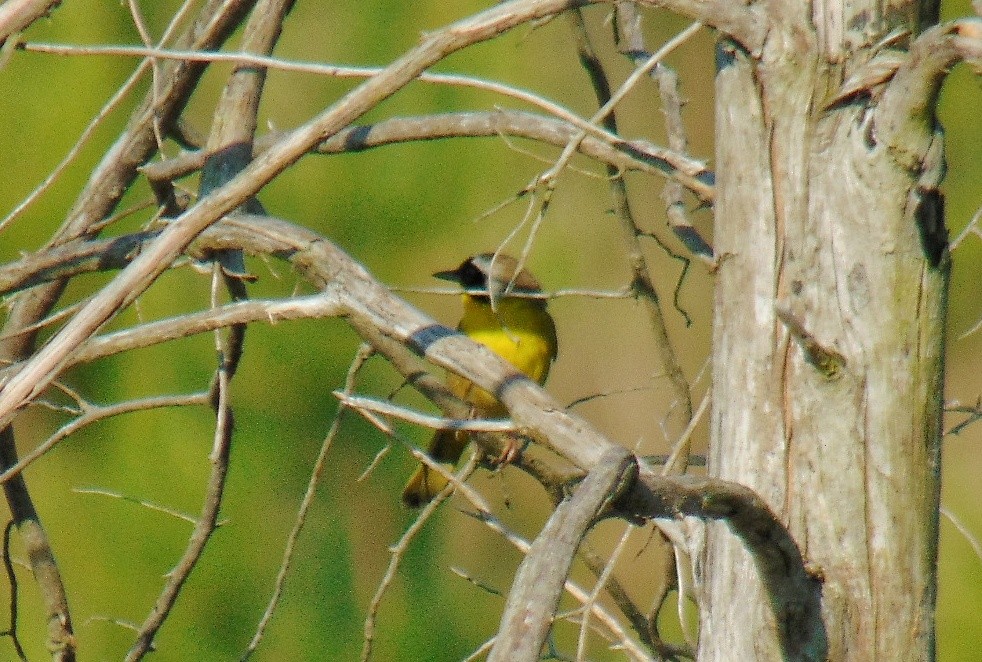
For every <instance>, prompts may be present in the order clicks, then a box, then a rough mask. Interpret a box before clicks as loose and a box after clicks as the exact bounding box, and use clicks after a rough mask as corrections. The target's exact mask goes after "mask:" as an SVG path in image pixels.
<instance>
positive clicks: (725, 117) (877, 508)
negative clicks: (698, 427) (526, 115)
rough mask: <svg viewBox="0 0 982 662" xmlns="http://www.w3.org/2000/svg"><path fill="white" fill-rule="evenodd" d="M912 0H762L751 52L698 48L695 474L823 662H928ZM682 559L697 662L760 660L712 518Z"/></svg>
mask: <svg viewBox="0 0 982 662" xmlns="http://www.w3.org/2000/svg"><path fill="white" fill-rule="evenodd" d="M780 4H783V7H782V8H781V10H780V11H778V10H777V9H776V7H777V5H780ZM920 4H921V3H918V2H892V3H888V5H889V7H883V6H882V5H881V4H880V3H874V2H866V1H861V2H858V3H843V2H829V3H799V2H793V1H788V2H785V3H771V5H770V7H771V9H770V10H768V11H769V12H770V13H769V15H767V16H766V17H765V20H766V21H767V22H768V32H767V38H766V39H765V40H762V42H761V46H760V48H759V49H757V51H756V52H754V51H752V50H748V49H747V48H746V47H745V45H738V44H736V43H734V42H730V41H725V40H724V41H721V43H720V45H719V51H718V55H717V60H718V66H719V71H718V74H717V77H716V95H717V126H716V135H717V144H718V148H717V167H718V170H717V173H718V174H717V183H718V197H717V201H716V226H715V243H716V247H717V251H718V254H719V256H720V266H719V273H718V281H717V286H716V297H715V319H716V326H715V333H714V356H713V381H714V384H713V405H714V413H713V416H712V423H711V449H710V471H711V473H712V474H713V475H714V476H717V477H721V478H725V479H729V480H733V481H737V482H740V483H743V484H745V485H748V486H750V487H751V488H753V489H754V490H755V491H757V492H758V493H759V494H760V495H761V496H762V497H763V498H764V499H765V500H766V501H767V503H768V504H769V505H770V506H771V507H772V508H773V509H774V510H775V512H777V513H779V514H780V515H781V517H782V518H783V520H784V522H785V523H786V524H787V526H788V527H789V529H790V531H791V533H792V534H793V535H794V537H795V539H796V540H797V541H798V544H799V545H800V547H801V550H802V553H803V555H804V557H805V558H806V559H807V561H808V562H809V563H810V564H812V567H813V568H814V571H815V572H816V573H818V574H819V576H820V577H821V578H822V581H823V582H824V584H823V596H822V603H823V607H822V613H823V619H824V621H825V625H826V629H827V636H828V658H829V659H832V660H899V659H905V660H915V659H919V660H929V659H933V657H934V648H935V644H934V606H935V595H936V574H935V567H936V557H937V540H938V493H939V486H940V480H939V478H940V476H939V461H940V439H941V425H940V424H941V414H942V386H943V374H944V365H943V349H944V347H943V345H944V334H943V331H944V321H945V314H946V293H947V283H948V272H949V258H948V252H947V239H946V232H945V230H944V226H943V210H942V205H941V197H940V195H939V194H938V192H937V186H938V184H939V182H940V179H941V177H942V176H943V163H942V157H941V153H942V145H941V135H940V130H939V129H938V127H937V124H936V121H935V118H934V114H933V108H934V104H935V101H936V95H937V89H938V85H939V84H940V78H941V76H942V72H941V71H931V69H932V67H933V65H932V64H931V63H929V62H927V60H930V59H931V58H932V57H934V51H932V50H929V48H931V47H930V46H929V40H930V38H932V35H931V34H922V31H923V30H924V28H925V27H926V26H925V25H924V23H925V22H928V23H929V22H930V20H929V18H928V19H925V15H924V14H925V13H930V12H931V11H933V10H932V9H930V8H929V9H927V10H922V8H921V7H920ZM923 4H924V5H930V4H932V3H929V2H925V3H923ZM821 12H825V13H824V14H822V13H821ZM904 30H906V31H909V32H908V33H905V32H903V31H904ZM934 30H935V31H936V32H938V34H937V35H934V38H936V39H937V40H939V43H940V42H941V41H942V40H943V39H944V38H945V37H944V34H945V33H943V32H942V31H940V30H939V29H938V28H935V29H934ZM891 33H893V35H894V36H895V37H896V38H895V39H884V37H886V36H888V35H890V34H891ZM922 42H923V43H922ZM874 57H875V58H876V59H875V61H874V62H873V63H872V64H870V60H871V59H873V58H874ZM850 80H855V81H858V83H857V84H856V85H855V87H856V89H855V90H850V89H848V85H847V88H846V89H844V88H843V83H844V81H845V82H848V81H850ZM703 561H704V564H705V565H704V567H705V575H704V577H703V580H704V582H703V584H702V604H703V605H705V606H706V608H704V609H703V610H702V614H701V636H700V650H699V659H700V660H701V661H708V660H755V659H756V660H768V659H777V658H779V657H780V652H779V650H778V648H777V644H776V641H775V639H774V638H773V637H772V636H771V635H770V634H769V633H771V632H773V629H774V628H775V627H780V625H781V623H782V621H783V620H784V617H785V615H782V614H777V615H774V614H772V613H771V610H770V608H769V606H768V605H767V604H766V603H765V598H764V596H763V594H762V593H761V590H760V587H759V585H758V582H757V580H756V578H755V572H754V569H753V567H752V565H751V561H750V559H749V557H748V555H747V553H746V552H745V551H744V549H743V548H742V546H741V545H740V543H739V542H737V541H736V540H735V539H734V538H733V536H732V535H730V534H729V533H728V532H727V531H726V530H725V529H724V528H723V527H721V526H718V525H717V526H715V527H714V528H713V529H712V530H711V533H710V537H709V542H708V544H707V548H706V552H705V558H704V559H703ZM817 657H822V653H821V652H817V651H806V652H805V653H804V654H803V656H802V659H815V658H817Z"/></svg>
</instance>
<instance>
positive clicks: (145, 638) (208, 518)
mask: <svg viewBox="0 0 982 662" xmlns="http://www.w3.org/2000/svg"><path fill="white" fill-rule="evenodd" d="M217 341H218V342H219V343H220V342H221V339H220V338H218V340H217ZM220 346H221V345H220ZM217 373H218V378H217V380H216V381H215V389H214V391H213V394H214V395H213V397H214V398H215V399H214V400H213V404H214V408H215V412H216V423H215V435H214V440H213V445H212V452H211V453H210V455H209V460H210V461H211V465H212V470H211V475H210V477H209V480H208V486H207V489H206V491H205V499H204V505H203V507H202V512H201V516H200V517H199V518H198V520H197V524H196V525H195V527H194V530H193V531H192V533H191V537H190V539H189V540H188V545H187V548H186V549H185V551H184V555H183V556H182V557H181V560H180V561H179V562H178V564H177V566H176V567H175V568H174V569H173V570H172V571H171V572H170V573H169V574H168V580H167V584H166V585H165V586H164V589H163V591H162V592H161V594H160V596H159V597H158V598H157V601H156V603H155V604H154V606H153V609H152V610H151V612H150V614H149V616H147V618H146V620H145V621H144V622H143V625H141V626H140V631H139V633H138V634H137V638H136V641H135V642H134V643H133V645H132V646H131V647H130V650H129V652H127V654H126V658H125V659H126V661H127V662H135V661H136V660H140V659H142V658H143V656H144V655H146V654H147V653H148V652H149V651H150V650H151V649H152V647H153V640H154V637H155V636H156V634H157V632H158V630H160V628H161V626H162V625H163V624H164V621H165V620H166V619H167V616H168V615H169V614H170V610H171V608H172V607H173V606H174V603H175V602H176V601H177V598H178V596H179V595H180V593H181V589H182V588H183V586H184V583H185V582H186V581H187V579H188V577H190V575H191V571H192V570H194V567H195V566H196V565H197V563H198V560H199V559H200V558H201V555H202V554H203V553H204V550H205V546H206V545H207V544H208V541H209V539H210V538H211V535H212V533H214V532H215V529H216V527H217V523H218V513H219V510H220V508H221V505H222V495H223V494H224V491H225V479H226V478H227V476H228V468H229V457H230V453H231V449H232V430H233V427H234V420H233V416H232V411H231V407H230V404H229V378H230V375H229V372H228V364H227V362H226V361H224V360H223V359H221V358H220V360H219V366H218V371H217Z"/></svg>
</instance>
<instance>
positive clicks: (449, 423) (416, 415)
mask: <svg viewBox="0 0 982 662" xmlns="http://www.w3.org/2000/svg"><path fill="white" fill-rule="evenodd" d="M334 397H336V398H337V399H338V400H339V401H340V402H341V404H342V405H344V406H345V407H350V408H351V409H354V410H357V411H358V412H359V413H364V412H373V413H376V414H382V415H383V416H391V417H393V418H398V419H400V420H403V421H407V422H409V423H413V424H415V425H419V426H422V427H425V428H430V429H433V430H464V431H467V432H498V433H500V432H516V431H518V430H519V428H518V427H517V426H516V425H515V424H514V423H513V422H511V421H510V420H509V419H503V420H495V419H461V418H444V417H442V416H430V415H428V414H423V413H421V412H418V411H415V410H413V409H408V408H406V407H400V406H399V405H396V404H393V403H391V402H386V401H384V400H376V399H374V398H366V397H364V396H357V395H348V394H347V393H344V392H342V391H334Z"/></svg>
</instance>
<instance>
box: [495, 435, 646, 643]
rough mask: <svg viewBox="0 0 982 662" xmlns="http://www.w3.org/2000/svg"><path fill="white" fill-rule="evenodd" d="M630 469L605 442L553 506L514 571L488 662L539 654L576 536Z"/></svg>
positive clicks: (625, 456) (624, 455) (627, 459)
mask: <svg viewBox="0 0 982 662" xmlns="http://www.w3.org/2000/svg"><path fill="white" fill-rule="evenodd" d="M636 469H637V467H636V465H635V464H634V461H633V459H632V456H631V455H630V454H629V453H628V452H627V451H626V450H624V449H622V448H618V447H611V448H610V449H609V450H607V451H605V452H604V454H603V456H602V457H601V458H600V460H599V461H598V463H597V464H596V465H595V467H594V468H593V469H591V470H590V472H589V473H588V474H587V477H586V479H585V480H584V481H583V482H582V483H580V485H579V486H578V487H577V488H576V491H575V492H574V493H573V496H572V497H571V498H569V499H567V500H564V501H563V502H562V503H561V504H559V507H558V508H556V510H555V511H553V513H552V515H551V516H550V517H549V521H548V522H546V525H545V526H544V527H543V528H542V531H541V532H539V535H538V536H537V537H536V539H535V542H534V543H532V548H531V549H530V550H529V553H528V555H527V556H526V557H525V560H524V561H522V564H521V565H520V566H519V568H518V572H517V573H516V574H515V580H514V582H513V584H512V590H511V593H510V594H509V596H508V602H507V604H506V605H505V611H504V614H503V615H502V617H501V627H500V629H499V630H498V637H497V641H495V644H494V647H493V648H492V649H491V654H490V655H489V656H488V660H489V662H503V661H508V662H511V661H512V660H515V661H517V662H522V661H528V662H535V661H537V660H538V659H539V654H540V652H541V650H542V645H543V644H544V643H545V640H546V636H547V635H548V634H549V630H550V628H551V626H552V619H553V616H554V615H555V612H556V608H557V607H558V605H559V598H560V596H561V595H562V590H563V585H564V584H565V582H566V577H567V575H568V574H569V570H570V567H571V565H572V563H573V558H574V557H575V555H576V550H577V548H579V546H580V541H582V539H583V537H584V536H585V535H586V532H587V530H588V529H589V528H590V527H591V526H592V525H593V523H594V522H595V521H596V520H597V518H598V517H602V516H603V513H604V512H605V511H606V509H607V508H608V507H609V505H610V503H611V502H612V501H613V500H615V499H616V498H617V495H618V494H619V493H620V492H621V491H622V490H623V489H624V488H625V486H626V485H627V484H628V483H630V482H631V481H632V480H633V473H632V472H634V471H636Z"/></svg>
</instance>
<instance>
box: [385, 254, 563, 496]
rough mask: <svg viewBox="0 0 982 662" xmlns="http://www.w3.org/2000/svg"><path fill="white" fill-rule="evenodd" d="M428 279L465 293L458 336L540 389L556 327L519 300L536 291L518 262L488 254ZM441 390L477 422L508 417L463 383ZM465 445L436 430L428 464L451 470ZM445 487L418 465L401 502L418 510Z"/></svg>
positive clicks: (453, 379) (458, 436)
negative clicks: (498, 358)
mask: <svg viewBox="0 0 982 662" xmlns="http://www.w3.org/2000/svg"><path fill="white" fill-rule="evenodd" d="M516 271H517V273H516ZM433 275H434V276H436V277H437V278H440V279H443V280H449V281H452V282H455V283H459V284H460V285H461V286H463V288H464V289H465V292H464V293H463V294H462V295H461V299H462V301H463V305H464V314H463V316H462V317H461V319H460V324H458V325H457V330H458V331H461V332H463V333H465V334H466V335H467V336H468V337H470V338H471V339H472V340H474V341H475V342H478V343H481V344H482V345H485V346H486V347H488V348H490V349H491V350H492V351H494V352H495V353H496V354H498V355H500V356H501V357H502V358H503V359H505V360H506V361H508V362H509V363H511V364H512V365H513V366H515V367H516V368H517V369H518V370H520V371H522V372H523V373H525V374H526V375H527V376H528V377H529V378H530V379H534V380H535V381H536V382H538V383H539V384H543V383H545V381H546V377H547V376H548V375H549V367H550V366H551V365H552V361H553V359H555V358H556V352H557V351H558V344H557V342H556V326H555V324H554V323H553V321H552V317H551V316H550V315H549V313H548V312H547V311H546V301H545V299H535V298H528V297H524V296H520V295H523V294H535V293H538V292H541V291H542V289H541V287H540V286H539V281H537V280H536V279H535V277H534V276H533V275H532V274H531V273H529V272H528V271H527V270H525V269H522V270H518V260H516V259H515V258H513V257H511V256H509V255H502V254H499V255H498V256H497V257H494V255H493V254H492V253H481V254H480V255H475V256H473V257H470V258H467V259H466V260H464V262H463V264H461V265H460V266H459V267H457V268H456V269H453V270H451V271H440V272H437V273H435V274H433ZM492 299H493V301H494V305H493V307H492ZM447 385H448V386H449V388H450V390H451V391H452V392H453V393H454V395H456V396H457V397H458V398H460V399H461V400H464V401H466V402H469V403H471V404H472V405H473V407H474V413H475V414H476V415H478V416H480V417H483V418H502V417H505V416H507V415H508V411H507V410H506V409H505V407H504V405H502V404H501V403H500V402H498V400H497V399H496V398H495V397H494V396H493V395H491V394H490V393H488V392H487V391H485V390H483V389H481V388H478V387H477V386H475V385H474V384H472V383H471V382H469V381H467V380H466V379H464V378H463V377H459V376H457V375H454V374H450V375H449V376H448V377H447ZM467 442H468V435H467V433H466V432H462V431H454V430H438V431H437V432H436V434H435V435H433V441H432V442H430V449H429V453H430V456H431V457H432V458H433V459H434V460H438V461H440V462H445V463H447V464H448V465H452V464H453V463H455V462H457V460H459V459H460V456H461V454H462V453H463V452H464V448H465V447H466V446H467ZM446 485H447V479H446V478H444V477H443V476H442V475H440V474H439V473H438V472H435V471H432V470H430V469H429V468H428V467H427V466H426V465H420V467H419V469H417V470H416V473H415V474H414V475H413V477H412V478H410V479H409V482H408V483H407V484H406V489H405V490H403V493H402V501H403V503H405V504H406V505H407V506H409V507H410V508H418V507H419V506H422V505H423V504H425V503H426V502H428V501H429V500H430V499H432V498H433V497H434V496H436V495H437V494H438V493H439V492H440V490H442V489H443V488H444V487H446Z"/></svg>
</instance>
